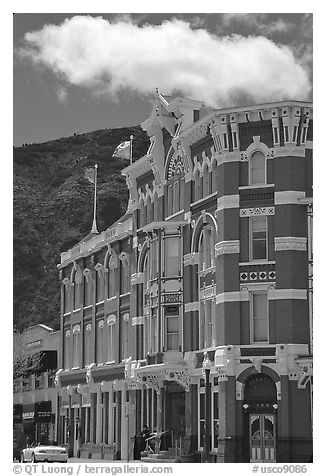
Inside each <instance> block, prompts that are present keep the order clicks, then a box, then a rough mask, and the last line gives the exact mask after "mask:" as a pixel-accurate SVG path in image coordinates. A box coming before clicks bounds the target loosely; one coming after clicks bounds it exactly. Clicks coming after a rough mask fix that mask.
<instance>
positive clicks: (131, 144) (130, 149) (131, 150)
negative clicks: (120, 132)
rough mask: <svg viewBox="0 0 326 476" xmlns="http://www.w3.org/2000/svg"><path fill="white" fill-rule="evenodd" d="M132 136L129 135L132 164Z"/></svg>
mask: <svg viewBox="0 0 326 476" xmlns="http://www.w3.org/2000/svg"><path fill="white" fill-rule="evenodd" d="M133 138H134V136H133V135H131V136H130V163H131V164H132V141H133Z"/></svg>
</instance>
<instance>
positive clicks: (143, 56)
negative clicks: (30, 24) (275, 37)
mask: <svg viewBox="0 0 326 476" xmlns="http://www.w3.org/2000/svg"><path fill="white" fill-rule="evenodd" d="M25 42H26V45H25V47H24V49H22V50H20V54H21V55H24V56H28V57H29V58H31V59H32V60H33V62H35V63H36V64H42V65H45V66H47V67H48V68H49V69H50V70H52V71H53V72H54V73H55V74H56V75H57V76H58V77H59V78H61V79H62V78H63V79H64V80H65V81H67V82H68V83H69V84H72V85H76V86H81V87H86V88H90V89H91V90H92V91H93V92H96V93H104V94H110V95H111V96H112V97H114V96H116V95H117V94H119V93H121V92H123V91H131V92H134V93H138V94H141V95H148V94H152V93H153V91H154V90H155V87H158V88H159V89H160V91H161V92H162V93H166V94H172V93H175V92H181V93H182V94H184V95H186V96H188V97H191V98H193V99H198V100H203V101H205V102H207V103H208V104H210V105H212V106H216V107H222V106H226V105H232V104H236V102H237V100H239V97H241V96H246V97H247V98H250V99H252V101H253V102H261V101H272V100H281V99H285V98H294V99H305V98H307V96H308V94H309V91H310V84H309V79H308V74H307V72H306V71H305V69H304V68H303V67H302V66H301V64H300V63H299V61H298V60H297V59H296V58H295V57H294V55H293V53H292V51H291V50H290V48H289V47H287V46H279V45H276V44H275V43H273V42H272V41H271V40H269V39H267V38H265V37H262V36H258V37H249V38H246V37H243V36H239V35H233V36H226V37H223V38H220V37H217V36H215V35H213V34H211V33H209V32H208V31H206V30H204V29H196V30H193V29H192V28H191V26H190V25H189V24H188V23H186V22H184V21H181V20H171V21H166V22H164V23H163V24H162V25H148V24H147V25H144V26H143V27H140V26H138V25H137V24H134V23H131V22H128V21H115V22H114V23H110V22H109V21H108V20H105V19H103V18H101V17H91V16H75V17H73V18H71V19H67V20H65V21H64V22H63V23H62V24H61V25H59V26H57V25H45V26H44V27H43V29H42V30H39V31H35V32H30V33H27V34H26V35H25Z"/></svg>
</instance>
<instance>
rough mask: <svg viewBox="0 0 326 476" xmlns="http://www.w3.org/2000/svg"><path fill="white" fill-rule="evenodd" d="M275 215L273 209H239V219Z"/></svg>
mask: <svg viewBox="0 0 326 476" xmlns="http://www.w3.org/2000/svg"><path fill="white" fill-rule="evenodd" d="M271 215H275V207H255V208H240V218H248V217H260V216H271Z"/></svg>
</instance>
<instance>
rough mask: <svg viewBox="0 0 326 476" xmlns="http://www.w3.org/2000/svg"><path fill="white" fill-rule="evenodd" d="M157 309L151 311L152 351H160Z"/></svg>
mask: <svg viewBox="0 0 326 476" xmlns="http://www.w3.org/2000/svg"><path fill="white" fill-rule="evenodd" d="M157 325H158V322H157V307H154V308H152V309H151V316H150V351H151V352H153V353H154V352H157V351H158V329H157Z"/></svg>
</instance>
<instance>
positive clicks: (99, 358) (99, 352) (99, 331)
mask: <svg viewBox="0 0 326 476" xmlns="http://www.w3.org/2000/svg"><path fill="white" fill-rule="evenodd" d="M103 328H104V321H103V319H101V320H100V321H99V322H98V323H97V327H96V363H97V364H102V363H103V361H104V359H103V350H104V348H103V347H104V341H103Z"/></svg>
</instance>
